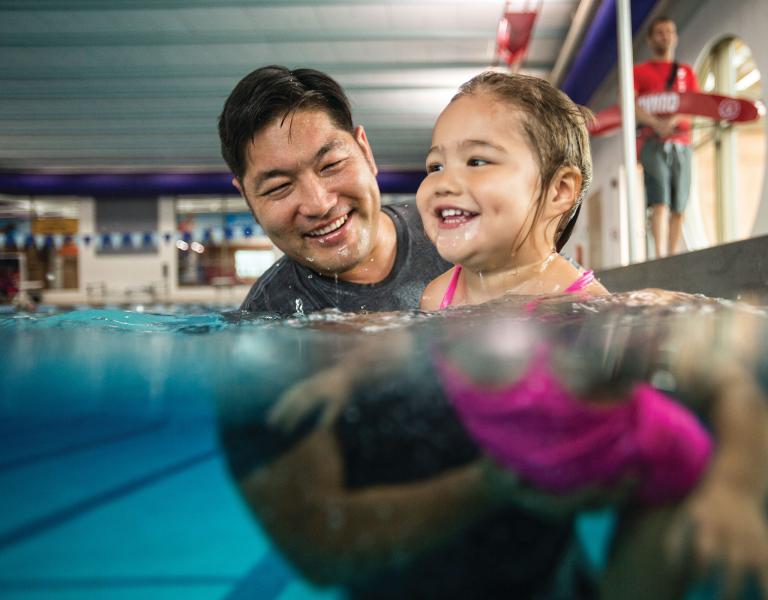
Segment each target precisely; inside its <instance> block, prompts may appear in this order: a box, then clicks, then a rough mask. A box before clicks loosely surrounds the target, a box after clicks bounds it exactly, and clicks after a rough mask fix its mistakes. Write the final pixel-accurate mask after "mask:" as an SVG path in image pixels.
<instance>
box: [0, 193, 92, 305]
mask: <svg viewBox="0 0 768 600" xmlns="http://www.w3.org/2000/svg"><path fill="white" fill-rule="evenodd" d="M79 217H80V209H79V203H78V200H77V199H67V198H50V199H48V198H16V197H5V198H3V197H0V254H2V256H3V260H4V262H3V264H4V265H5V268H4V271H3V272H4V273H6V275H7V274H8V273H10V274H11V275H9V277H8V278H7V279H8V280H9V281H11V280H13V281H14V282H15V283H14V286H15V287H14V288H13V289H15V290H17V291H18V290H19V289H22V290H25V291H27V292H29V293H30V294H31V295H32V296H37V295H38V294H39V293H40V291H42V290H66V289H77V288H78V267H79V263H78V256H79V252H78V245H77V240H78V228H79V223H80V220H79ZM13 265H16V266H13ZM17 267H18V268H17ZM9 285H10V284H9ZM9 289H11V288H10V287H9ZM2 296H3V297H4V300H5V301H7V300H10V296H11V294H10V293H4V294H2ZM0 301H3V300H2V299H0Z"/></svg>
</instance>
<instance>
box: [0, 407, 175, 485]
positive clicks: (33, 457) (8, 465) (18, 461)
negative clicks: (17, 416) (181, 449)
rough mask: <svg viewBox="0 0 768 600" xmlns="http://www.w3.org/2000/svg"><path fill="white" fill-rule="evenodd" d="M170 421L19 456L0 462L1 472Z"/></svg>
mask: <svg viewBox="0 0 768 600" xmlns="http://www.w3.org/2000/svg"><path fill="white" fill-rule="evenodd" d="M168 423H170V420H169V419H163V420H162V421H157V422H155V423H152V424H151V425H147V426H144V427H141V428H139V429H132V430H129V431H123V432H121V433H115V434H113V435H110V436H106V437H103V438H96V439H93V440H88V441H86V442H81V443H79V444H72V445H71V446H64V447H63V448H60V449H51V450H46V451H43V452H39V453H37V454H30V455H27V456H21V457H19V458H14V459H11V460H8V461H6V462H0V473H3V472H7V471H13V470H14V469H18V468H19V467H26V466H27V465H30V464H33V463H36V462H42V461H44V460H47V459H49V458H59V457H60V456H65V455H67V454H75V453H77V452H81V451H83V450H90V449H92V448H96V447H98V446H107V445H109V444H116V443H118V442H122V441H124V440H128V439H131V438H133V437H139V436H142V435H146V434H148V433H153V432H155V431H158V430H160V429H162V428H163V427H166V426H167V425H168Z"/></svg>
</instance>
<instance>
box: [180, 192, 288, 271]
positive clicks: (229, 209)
mask: <svg viewBox="0 0 768 600" xmlns="http://www.w3.org/2000/svg"><path fill="white" fill-rule="evenodd" d="M176 228H177V237H178V239H177V240H176V249H177V250H176V252H177V256H178V261H179V285H180V286H198V285H213V286H226V285H232V284H235V283H252V282H253V281H255V280H256V279H257V278H258V277H259V276H260V275H261V274H262V273H263V272H264V271H265V270H266V269H268V268H269V267H270V266H271V264H272V263H273V262H274V261H275V258H276V253H275V251H274V248H273V246H272V242H270V241H269V238H267V237H266V236H265V235H264V232H263V231H262V230H261V227H259V226H258V225H257V224H256V222H255V221H254V219H253V216H252V215H251V213H250V212H249V211H248V207H247V206H246V204H245V201H244V200H243V199H242V198H239V197H237V198H234V197H229V198H178V199H177V200H176Z"/></svg>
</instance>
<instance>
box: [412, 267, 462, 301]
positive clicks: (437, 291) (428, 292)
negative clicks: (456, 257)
mask: <svg viewBox="0 0 768 600" xmlns="http://www.w3.org/2000/svg"><path fill="white" fill-rule="evenodd" d="M454 269H455V267H451V268H450V269H448V270H447V271H446V272H445V273H443V274H442V275H438V276H437V277H435V278H434V279H433V280H432V281H430V282H429V283H428V284H427V287H425V288H424V293H423V294H422V295H421V304H420V308H421V310H438V309H439V308H440V304H441V302H442V301H443V297H444V296H445V292H446V290H447V289H448V285H449V284H450V283H451V278H452V277H453V271H454Z"/></svg>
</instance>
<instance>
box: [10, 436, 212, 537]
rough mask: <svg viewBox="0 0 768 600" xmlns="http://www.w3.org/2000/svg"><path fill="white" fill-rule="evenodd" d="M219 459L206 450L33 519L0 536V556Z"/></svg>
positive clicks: (210, 450)
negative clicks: (30, 539) (156, 484)
mask: <svg viewBox="0 0 768 600" xmlns="http://www.w3.org/2000/svg"><path fill="white" fill-rule="evenodd" d="M218 455H219V452H218V450H217V449H215V448H214V449H209V450H206V451H205V452H200V453H198V454H195V455H194V456H191V457H190V458H186V459H184V460H182V461H179V462H177V463H174V464H172V465H169V466H167V467H163V468H162V469H158V470H157V471H154V472H152V473H149V474H148V475H144V476H143V477H139V478H138V479H134V480H133V481H129V482H128V483H124V484H122V485H119V486H117V487H115V488H112V489H111V490H107V491H105V492H101V493H99V494H96V495H95V496H91V497H90V498H86V499H85V500H80V501H79V502H75V503H74V504H71V505H70V506H66V507H64V508H62V509H59V510H56V511H54V512H53V513H51V514H49V515H46V516H44V517H40V518H37V519H33V520H32V521H30V522H29V523H25V524H23V525H21V526H19V527H16V528H15V529H12V530H10V531H9V532H7V533H4V534H2V535H0V552H2V551H3V550H6V549H8V548H9V547H11V546H13V545H15V544H18V543H19V542H23V541H26V540H28V539H29V538H31V537H34V536H36V535H40V534H41V533H45V532H46V531H48V530H50V529H53V528H55V527H58V526H60V525H63V524H64V523H66V522H67V521H71V520H72V519H75V518H77V517H79V516H81V515H83V514H84V513H86V512H88V511H90V510H93V509H95V508H98V507H100V506H102V505H104V504H107V503H109V502H112V501H114V500H118V499H119V498H122V497H123V496H127V495H129V494H132V493H133V492H136V491H138V490H140V489H142V488H145V487H147V486H150V485H152V484H154V483H157V482H158V481H160V480H162V479H165V478H166V477H171V476H172V475H176V474H178V473H181V472H182V471H186V470H187V469H190V468H192V467H194V466H197V465H198V464H200V463H202V462H205V461H207V460H211V459H213V458H216V457H217V456H218Z"/></svg>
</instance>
